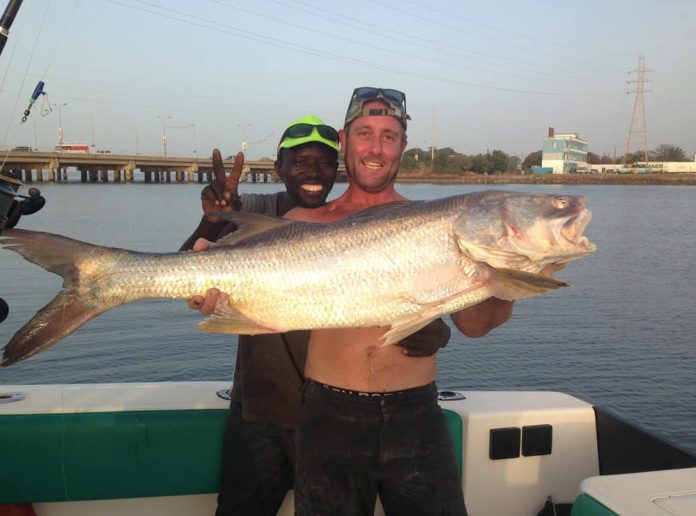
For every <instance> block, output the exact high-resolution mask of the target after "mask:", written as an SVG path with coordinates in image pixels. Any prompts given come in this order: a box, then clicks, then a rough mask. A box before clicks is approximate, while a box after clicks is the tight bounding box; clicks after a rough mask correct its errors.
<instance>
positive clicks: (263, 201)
mask: <svg viewBox="0 0 696 516" xmlns="http://www.w3.org/2000/svg"><path fill="white" fill-rule="evenodd" d="M282 193H283V192H276V193H269V194H255V193H249V194H242V195H241V196H240V200H241V203H242V211H248V212H251V213H261V214H263V215H270V216H272V217H277V216H278V197H279V196H280V195H281V194H282Z"/></svg>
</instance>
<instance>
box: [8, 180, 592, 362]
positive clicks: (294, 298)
mask: <svg viewBox="0 0 696 516" xmlns="http://www.w3.org/2000/svg"><path fill="white" fill-rule="evenodd" d="M229 218H230V219H231V220H234V221H235V222H237V223H238V225H239V226H240V228H241V229H240V232H239V235H236V234H233V235H232V238H231V239H227V243H226V244H224V245H221V246H220V247H216V248H213V249H210V250H208V251H205V252H200V253H193V252H181V253H171V254H149V253H137V252H133V251H126V250H123V249H114V248H106V247H100V246H93V245H90V244H86V243H84V242H79V241H76V240H71V239H67V238H65V237H61V236H58V235H50V234H47V233H36V232H29V231H20V230H12V231H8V232H6V234H4V235H2V237H1V238H2V243H3V245H4V246H5V247H6V248H8V249H12V250H14V251H16V252H19V253H20V254H22V255H23V256H24V257H25V258H26V259H28V260H30V261H33V262H34V263H37V264H39V265H41V266H42V267H44V268H46V269H47V270H50V271H52V272H55V273H57V274H60V275H61V276H63V278H64V287H63V290H62V291H61V292H60V293H59V294H58V296H56V298H54V300H53V301H51V302H50V303H49V304H48V305H47V306H46V307H44V308H43V309H41V310H40V311H39V312H38V313H37V314H36V316H35V317H34V318H33V319H32V320H31V321H29V322H28V323H27V324H26V325H25V326H24V327H23V328H21V329H20V330H19V331H18V332H17V333H16V334H15V336H14V337H13V338H12V340H11V341H10V342H9V343H8V345H7V346H6V347H5V352H4V355H3V362H2V363H1V365H9V364H11V363H14V362H16V361H18V360H22V359H24V358H26V357H28V356H31V355H33V354H35V353H37V352H39V351H40V350H42V349H45V348H46V347H48V346H50V345H52V344H54V343H55V342H57V341H58V340H60V339H61V338H63V337H65V336H66V335H68V334H69V333H71V332H72V331H74V330H75V329H77V328H79V327H80V326H82V325H83V324H84V323H86V322H87V321H88V320H89V319H91V318H93V317H95V316H96V315H98V314H100V313H103V312H104V311H106V310H108V309H110V308H112V307H114V306H118V305H121V304H124V303H129V302H132V301H136V300H139V299H152V298H189V297H191V296H193V295H196V294H204V293H205V292H206V290H207V289H208V288H212V287H215V288H219V289H220V290H221V291H223V292H227V293H228V294H229V297H230V300H229V303H228V304H220V305H219V306H218V307H216V313H215V314H213V315H211V316H210V317H209V318H208V319H206V320H205V321H203V322H202V323H201V324H200V325H199V328H200V329H202V330H205V331H215V332H222V333H241V334H258V333H276V332H284V331H290V330H297V329H316V328H356V327H369V326H390V329H389V330H388V331H387V332H386V333H385V336H384V341H385V344H391V343H394V342H398V341H399V340H400V339H402V338H403V337H405V336H406V335H408V334H410V333H412V332H414V331H416V330H418V329H419V328H421V327H422V326H424V325H425V324H427V323H428V322H430V321H431V320H433V319H435V318H436V317H439V316H440V315H442V314H446V313H451V312H454V311H457V310H461V309H462V308H465V307H467V306H471V305H473V304H476V303H478V302H480V301H482V300H484V299H487V298H488V297H491V296H496V297H500V298H503V299H520V298H524V297H529V296H533V295H538V294H542V293H544V292H546V291H548V290H550V289H553V288H558V287H561V286H565V284H564V283H563V282H560V281H558V280H555V279H553V278H547V277H545V276H540V275H539V274H537V273H538V272H539V271H541V270H542V269H543V268H544V267H545V266H547V265H549V264H554V263H565V262H568V261H571V260H575V259H578V258H580V257H582V256H585V255H587V254H590V253H591V252H593V251H594V250H595V246H594V245H593V244H591V243H590V242H589V241H588V240H587V238H586V237H584V236H583V235H582V233H583V230H584V228H585V226H586V225H587V223H588V222H589V219H590V213H589V211H588V210H587V208H586V206H585V201H584V199H583V198H581V197H575V196H559V195H532V194H526V193H515V192H498V191H488V192H479V193H473V194H467V195H460V196H455V197H450V198H446V199H439V200H436V201H430V202H413V203H397V204H396V205H383V206H377V207H374V208H370V209H368V210H366V211H364V212H360V213H358V214H356V215H354V216H352V217H349V218H347V219H345V220H343V221H340V222H336V223H331V224H308V223H301V222H288V221H278V222H267V221H264V222H263V224H261V226H262V227H263V228H264V230H263V231H261V230H259V228H258V227H259V224H258V223H259V221H260V220H261V219H262V217H261V216H258V215H250V214H243V213H236V214H230V215H229ZM269 226H270V229H265V228H267V227H269ZM230 242H231V243H230Z"/></svg>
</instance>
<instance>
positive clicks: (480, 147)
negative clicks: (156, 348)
mask: <svg viewBox="0 0 696 516" xmlns="http://www.w3.org/2000/svg"><path fill="white" fill-rule="evenodd" d="M6 3H7V2H6V1H3V0H0V6H2V9H4V7H5V5H6ZM694 34H696V2H694V1H693V0H653V1H647V0H588V1H585V2H558V1H551V0H535V1H529V0H514V1H513V0H487V1H464V0H374V1H370V0H350V1H334V2H317V1H314V0H297V1H295V0H267V1H264V0H257V1H242V0H220V1H213V0H209V1H206V0H195V1H191V0H188V1H180V0H142V1H140V0H24V3H23V5H22V7H21V9H20V12H19V15H18V17H17V19H16V21H15V23H14V25H13V26H12V29H11V31H10V37H9V40H8V42H7V45H6V46H5V49H4V51H3V53H2V55H1V56H0V148H5V147H8V146H9V147H13V146H18V145H29V146H32V147H39V148H41V149H49V148H52V147H53V146H54V145H55V144H56V142H57V139H58V134H57V133H58V131H57V129H58V127H59V117H58V109H57V108H55V109H54V111H53V112H52V113H49V114H47V116H42V115H41V104H42V102H44V101H47V102H48V103H50V104H55V105H62V104H65V105H64V106H62V109H61V117H60V118H61V120H62V125H63V127H64V131H65V140H66V141H84V142H88V143H94V145H95V147H96V149H109V150H112V151H113V152H118V153H122V152H123V153H135V152H136V151H137V152H139V153H140V154H161V153H162V152H163V149H162V132H163V130H162V121H163V118H158V117H164V120H165V121H166V125H167V129H166V132H167V135H168V137H169V145H168V147H167V151H168V154H170V155H182V156H184V155H191V154H192V153H193V149H194V144H195V148H196V149H197V151H198V154H199V155H208V154H209V153H210V150H211V149H212V148H213V147H220V148H221V149H222V151H223V154H224V155H227V154H233V153H235V152H236V151H238V150H240V147H241V142H242V140H243V138H244V136H245V131H246V139H247V140H248V142H249V150H248V152H247V156H248V157H249V158H252V159H254V158H259V157H261V156H273V155H274V154H275V147H276V145H277V140H278V138H279V136H280V134H281V133H282V130H283V129H284V127H285V126H287V124H288V123H289V122H291V121H293V120H294V119H296V118H299V117H302V116H304V115H307V114H315V115H317V116H319V117H321V118H323V119H324V120H325V121H326V122H327V123H329V124H331V125H334V126H337V127H340V126H341V124H342V123H343V117H344V115H345V110H346V107H347V103H348V100H349V97H350V94H351V92H352V90H353V88H355V87H356V86H381V87H385V88H396V89H400V90H402V91H404V92H405V93H406V95H407V100H408V110H409V112H410V114H411V116H412V118H413V121H412V122H411V124H410V125H409V144H410V146H411V147H421V148H428V147H430V145H431V144H432V142H433V141H434V143H435V146H436V147H445V146H448V147H452V148H454V149H455V150H456V151H458V152H463V153H466V154H476V153H479V152H486V150H487V149H489V150H493V149H501V150H503V151H505V152H507V153H509V154H514V155H519V156H521V157H522V158H524V157H525V156H526V155H527V154H528V153H530V152H532V151H535V150H538V149H541V146H542V142H543V138H544V136H545V135H546V131H547V127H549V126H551V127H554V128H555V129H556V132H576V133H579V135H580V137H581V138H584V139H585V140H587V141H588V142H589V145H590V151H592V152H595V153H597V154H603V153H607V154H610V155H612V154H614V152H616V153H617V154H619V155H620V154H622V153H623V149H624V146H625V144H626V137H627V134H628V129H629V123H630V119H631V113H632V109H633V96H634V94H633V93H627V92H630V91H631V90H634V89H635V83H628V82H627V81H629V80H630V78H635V77H636V74H634V73H631V74H629V73H628V72H629V71H631V70H634V69H636V68H637V66H638V59H639V56H640V55H641V54H643V55H644V56H645V62H646V67H647V68H649V69H650V70H653V71H652V72H649V73H647V74H646V77H647V78H648V79H649V80H650V81H651V82H650V83H648V84H647V85H646V89H647V90H649V92H648V93H646V94H645V111H646V114H647V134H648V147H649V148H654V147H655V146H657V145H659V144H662V143H669V144H674V145H679V146H681V147H682V148H683V149H684V151H685V152H686V153H687V154H691V153H693V152H694V150H695V147H696V95H695V94H694V93H693V91H694V84H696V66H694V65H695V64H696V55H695V54H696V43H695V42H694ZM38 80H43V81H45V83H46V86H45V90H46V91H47V93H48V94H47V95H46V96H45V97H43V98H42V99H40V100H39V101H38V102H37V104H36V105H35V107H34V109H33V111H32V114H31V115H30V117H29V120H28V122H27V123H26V124H23V125H22V124H20V119H21V116H22V112H23V110H24V109H25V108H26V107H27V104H28V101H29V97H30V95H31V92H32V91H33V89H34V86H35V85H36V82H37V81H38ZM44 109H45V107H44ZM166 117H171V118H166ZM194 125H195V131H194V129H193V128H194ZM194 136H195V138H194ZM194 140H195V141H194ZM634 150H635V149H634Z"/></svg>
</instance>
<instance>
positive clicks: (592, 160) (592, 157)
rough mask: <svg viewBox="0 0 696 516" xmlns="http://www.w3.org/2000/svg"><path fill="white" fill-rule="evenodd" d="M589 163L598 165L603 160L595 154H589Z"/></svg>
mask: <svg viewBox="0 0 696 516" xmlns="http://www.w3.org/2000/svg"><path fill="white" fill-rule="evenodd" d="M587 162H588V163H589V164H590V165H597V164H598V163H601V162H602V160H601V158H600V157H599V156H597V155H596V154H595V153H594V152H588V153H587Z"/></svg>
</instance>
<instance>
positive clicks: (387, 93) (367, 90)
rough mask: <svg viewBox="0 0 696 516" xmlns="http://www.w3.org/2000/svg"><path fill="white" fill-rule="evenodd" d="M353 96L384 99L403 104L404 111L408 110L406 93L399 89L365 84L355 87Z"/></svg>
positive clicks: (395, 103) (399, 104)
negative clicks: (373, 86)
mask: <svg viewBox="0 0 696 516" xmlns="http://www.w3.org/2000/svg"><path fill="white" fill-rule="evenodd" d="M353 98H356V99H360V100H362V101H368V100H375V99H384V100H386V101H387V102H389V103H390V104H393V105H396V106H403V107H404V111H406V94H405V93H404V92H403V91H399V90H390V89H386V88H371V87H369V86H363V87H362V88H355V89H354V90H353Z"/></svg>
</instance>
